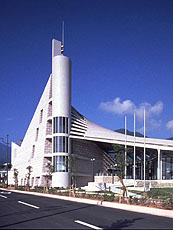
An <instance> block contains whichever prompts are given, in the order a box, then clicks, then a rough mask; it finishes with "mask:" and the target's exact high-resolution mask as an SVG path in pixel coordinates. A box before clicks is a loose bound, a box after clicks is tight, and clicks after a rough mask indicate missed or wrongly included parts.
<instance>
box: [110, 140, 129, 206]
mask: <svg viewBox="0 0 173 230" xmlns="http://www.w3.org/2000/svg"><path fill="white" fill-rule="evenodd" d="M113 149H114V157H115V158H114V160H115V165H114V169H115V172H116V174H117V176H118V177H119V180H120V182H121V184H122V189H123V201H124V197H125V194H126V195H127V188H126V186H125V184H124V182H123V179H124V176H125V167H126V166H128V163H127V162H126V161H125V153H128V152H129V151H131V148H127V147H125V146H124V145H116V144H113Z"/></svg>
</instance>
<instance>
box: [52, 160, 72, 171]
mask: <svg viewBox="0 0 173 230" xmlns="http://www.w3.org/2000/svg"><path fill="white" fill-rule="evenodd" d="M68 165H69V164H68V156H54V157H53V166H54V171H55V172H68Z"/></svg>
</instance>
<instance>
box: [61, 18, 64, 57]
mask: <svg viewBox="0 0 173 230" xmlns="http://www.w3.org/2000/svg"><path fill="white" fill-rule="evenodd" d="M63 52H64V21H62V42H61V53H63Z"/></svg>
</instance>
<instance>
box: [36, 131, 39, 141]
mask: <svg viewBox="0 0 173 230" xmlns="http://www.w3.org/2000/svg"><path fill="white" fill-rule="evenodd" d="M38 132H39V128H37V129H36V134H35V141H37V140H38Z"/></svg>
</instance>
